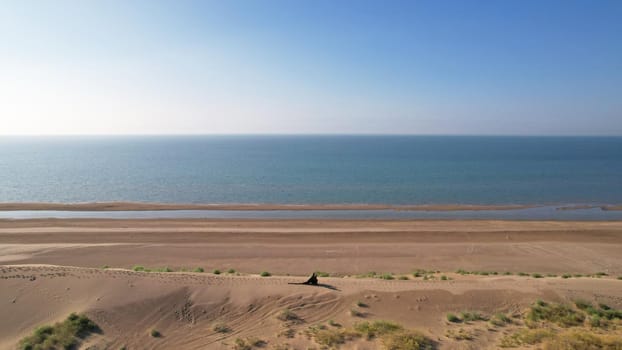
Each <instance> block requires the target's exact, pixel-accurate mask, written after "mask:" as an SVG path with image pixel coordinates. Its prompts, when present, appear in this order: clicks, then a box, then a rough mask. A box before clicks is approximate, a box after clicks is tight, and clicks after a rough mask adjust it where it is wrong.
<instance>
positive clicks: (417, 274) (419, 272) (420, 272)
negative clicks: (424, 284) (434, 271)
mask: <svg viewBox="0 0 622 350" xmlns="http://www.w3.org/2000/svg"><path fill="white" fill-rule="evenodd" d="M425 274H426V270H422V269H417V270H415V271H414V272H413V277H421V276H423V275H425Z"/></svg>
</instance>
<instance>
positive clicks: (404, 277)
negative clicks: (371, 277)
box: [397, 276, 408, 281]
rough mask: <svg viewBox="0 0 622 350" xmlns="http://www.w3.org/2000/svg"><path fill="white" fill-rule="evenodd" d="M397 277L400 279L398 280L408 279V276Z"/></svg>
mask: <svg viewBox="0 0 622 350" xmlns="http://www.w3.org/2000/svg"><path fill="white" fill-rule="evenodd" d="M397 279H398V280H400V281H406V280H408V276H400V277H398V278H397Z"/></svg>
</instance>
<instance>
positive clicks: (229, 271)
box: [227, 269, 235, 273]
mask: <svg viewBox="0 0 622 350" xmlns="http://www.w3.org/2000/svg"><path fill="white" fill-rule="evenodd" d="M227 273H235V269H229V270H227Z"/></svg>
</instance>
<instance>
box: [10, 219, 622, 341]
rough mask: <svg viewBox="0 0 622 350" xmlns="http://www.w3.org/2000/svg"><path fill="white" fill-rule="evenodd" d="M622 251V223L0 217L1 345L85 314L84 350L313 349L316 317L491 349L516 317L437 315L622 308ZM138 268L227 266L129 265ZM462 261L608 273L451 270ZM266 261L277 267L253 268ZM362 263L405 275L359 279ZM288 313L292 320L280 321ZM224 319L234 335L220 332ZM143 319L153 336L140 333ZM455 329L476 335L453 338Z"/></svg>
mask: <svg viewBox="0 0 622 350" xmlns="http://www.w3.org/2000/svg"><path fill="white" fill-rule="evenodd" d="M620 251H622V222H537V221H533V222H524V221H476V220H472V221H434V220H419V221H399V220H394V221H381V220H368V221H364V220H361V221H347V220H90V219H82V220H3V221H0V261H1V262H2V263H3V264H6V265H2V266H0V309H2V310H3V312H4V313H5V315H11V316H10V317H2V318H1V319H0V348H2V349H4V348H7V349H11V348H13V347H14V346H15V344H16V343H17V342H18V341H19V339H20V338H22V337H24V336H26V335H28V334H29V333H31V332H32V330H33V329H34V328H35V327H37V326H39V325H42V324H49V323H52V322H55V321H59V320H62V319H64V318H65V317H67V315H68V314H69V313H71V312H84V313H86V314H87V315H88V316H89V317H90V318H91V319H93V320H94V321H95V322H96V323H97V324H98V325H99V326H100V327H101V329H102V333H101V334H95V335H93V336H90V337H89V338H87V339H86V342H85V343H84V344H83V345H84V346H83V347H84V348H86V347H90V348H91V349H118V348H120V347H121V346H127V348H128V349H172V348H174V349H205V348H209V349H232V347H233V345H234V342H235V340H236V339H237V338H240V339H246V338H247V337H257V338H260V339H262V340H263V341H266V342H267V345H266V348H268V349H270V348H276V347H277V346H284V345H285V344H288V346H289V348H290V349H307V348H309V347H315V348H319V346H318V344H317V342H316V340H314V338H313V337H312V336H310V335H309V330H310V329H312V328H310V327H312V326H313V325H316V324H320V323H321V324H326V322H328V320H333V321H334V322H336V323H339V324H341V325H342V326H343V327H344V328H343V329H345V328H349V327H352V325H353V324H354V323H356V322H360V321H363V320H377V319H385V320H392V321H395V322H398V323H400V324H402V325H403V326H405V327H408V328H413V329H417V330H419V331H421V332H423V334H425V335H426V336H427V337H429V338H430V339H432V340H433V341H434V342H436V345H437V347H438V348H440V349H463V348H471V349H486V348H490V349H494V348H497V347H498V345H499V341H500V339H501V338H502V337H504V336H505V335H507V334H510V333H512V332H514V331H515V330H516V329H517V327H519V325H520V321H517V322H516V323H513V324H512V325H507V326H505V327H501V328H498V327H497V328H494V327H493V328H494V329H493V330H492V331H491V330H490V327H491V326H490V325H489V324H488V323H486V322H479V323H478V322H474V323H472V324H466V323H465V324H459V325H456V324H452V323H450V322H448V321H447V320H446V317H445V315H446V313H447V312H460V311H463V310H477V311H480V312H482V313H484V314H486V315H493V314H494V313H497V312H503V313H506V314H508V315H518V316H520V315H521V313H522V312H523V311H524V310H525V308H527V307H528V306H529V305H530V304H532V303H533V302H534V301H535V300H536V299H538V298H542V299H545V300H548V301H560V302H571V301H572V300H575V299H577V298H584V299H587V300H590V301H595V302H600V303H606V304H607V305H610V306H612V307H616V308H622V281H620V280H617V279H616V277H617V276H618V275H622V259H620V254H619V252H620ZM103 265H109V266H110V267H111V268H107V269H103V268H101V267H102V266H103ZM134 265H144V266H146V267H163V266H169V267H171V268H172V269H173V270H175V271H178V270H180V269H181V268H187V269H192V268H195V267H198V266H200V267H203V268H205V270H206V271H211V270H212V269H214V268H219V269H221V270H223V271H226V270H227V269H229V268H234V269H236V270H237V271H238V272H236V273H233V274H227V273H224V274H221V275H215V274H212V273H209V272H205V273H191V272H169V273H159V272H149V273H147V272H135V271H130V270H129V269H130V268H131V267H132V266H134ZM72 266H73V267H72ZM415 268H424V269H428V270H439V271H442V273H436V274H434V275H433V276H432V279H431V280H423V278H421V277H419V278H414V277H413V276H412V275H411V274H410V272H412V271H413V269H415ZM460 268H461V269H465V270H477V271H496V272H499V273H501V272H503V271H510V272H513V273H517V272H529V273H533V272H538V273H541V274H543V275H546V274H547V273H556V274H558V275H559V274H561V273H583V274H585V273H596V272H599V271H602V272H606V273H607V274H608V276H604V277H601V278H569V279H562V278H561V277H545V278H533V277H529V276H516V275H513V276H503V275H496V276H474V275H467V276H463V275H459V274H456V273H454V272H453V271H456V270H457V269H460ZM264 270H266V271H270V272H272V273H273V274H274V275H277V276H271V277H260V276H258V275H257V273H259V272H260V271H264ZM316 270H321V271H326V272H329V273H331V275H333V276H336V277H329V278H321V279H320V281H321V282H322V283H324V284H326V286H325V287H312V286H301V285H291V284H288V283H289V282H299V281H302V280H304V276H305V275H307V274H308V273H309V272H310V271H316ZM369 271H376V272H378V273H389V272H393V273H395V274H404V275H403V276H409V277H408V278H409V280H398V279H395V280H381V279H378V278H356V275H357V274H366V273H368V272H369ZM287 274H290V275H292V276H286V275H287ZM441 275H444V276H446V277H447V278H448V280H442V279H441V278H440V276H441ZM293 276H297V277H293ZM396 277H397V275H396ZM357 301H362V302H364V303H365V304H367V306H368V307H357V306H356V305H355V304H356V302H357ZM284 309H291V310H292V311H293V312H295V313H296V314H297V315H298V316H299V317H300V318H301V319H302V321H300V322H299V323H296V324H286V323H285V322H283V321H281V320H279V319H277V316H278V315H279V313H280V312H282V310H284ZM352 309H356V310H357V312H360V313H361V314H360V315H359V316H357V315H352V313H351V310H352ZM518 316H517V317H518ZM220 323H222V324H224V325H226V327H227V328H229V329H230V332H227V333H219V332H217V331H215V330H214V326H215V325H216V324H220ZM152 329H157V330H158V331H160V332H161V333H162V336H161V337H159V338H154V337H151V336H150V334H149V331H150V330H152ZM461 329H462V330H461ZM288 330H289V332H291V333H289V336H291V337H288V336H286V334H285V333H287V332H285V331H288ZM462 331H464V332H469V334H472V335H473V337H472V338H473V339H471V340H469V341H467V342H465V341H460V340H456V339H455V337H453V336H452V335H451V334H455V332H462ZM452 332H453V333H452ZM379 347H381V341H380V340H366V339H363V338H356V339H352V340H351V341H348V342H346V343H345V344H343V346H342V348H344V349H375V348H379Z"/></svg>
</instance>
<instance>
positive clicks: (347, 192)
mask: <svg viewBox="0 0 622 350" xmlns="http://www.w3.org/2000/svg"><path fill="white" fill-rule="evenodd" d="M0 201H1V202H32V201H35V202H37V201H38V202H43V201H44V202H86V201H89V202H90V201H149V202H183V203H384V204H424V203H425V204H428V203H434V204H438V203H459V204H509V203H522V204H583V203H586V204H607V203H622V137H598V138H592V137H465V136H455V137H454V136H184V137H178V136H157V137H156V136H153V137H146V136H141V137H138V136H127V137H125V136H124V137H0Z"/></svg>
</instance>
